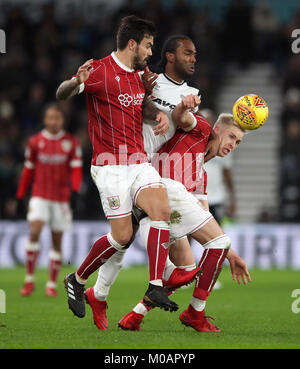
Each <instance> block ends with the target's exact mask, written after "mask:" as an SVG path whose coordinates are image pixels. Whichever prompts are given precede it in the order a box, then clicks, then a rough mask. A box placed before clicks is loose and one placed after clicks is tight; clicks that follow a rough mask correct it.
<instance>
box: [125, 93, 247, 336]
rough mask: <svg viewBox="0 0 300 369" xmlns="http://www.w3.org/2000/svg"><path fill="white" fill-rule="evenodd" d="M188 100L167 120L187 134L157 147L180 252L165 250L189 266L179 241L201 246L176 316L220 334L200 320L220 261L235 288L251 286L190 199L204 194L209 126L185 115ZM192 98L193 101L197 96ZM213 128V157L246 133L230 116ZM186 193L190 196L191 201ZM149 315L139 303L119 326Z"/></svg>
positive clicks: (143, 225)
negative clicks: (190, 289)
mask: <svg viewBox="0 0 300 369" xmlns="http://www.w3.org/2000/svg"><path fill="white" fill-rule="evenodd" d="M189 98H190V97H189V96H187V97H184V98H183V99H182V102H181V103H180V104H179V105H177V107H176V108H175V109H174V111H173V113H172V118H173V120H175V122H177V123H179V124H180V125H181V126H183V124H184V123H186V124H187V127H190V128H191V129H190V130H189V131H188V132H184V131H183V130H178V131H177V132H176V133H175V135H174V136H173V138H171V139H170V140H169V141H168V142H167V143H166V144H165V145H164V146H163V147H162V148H161V150H160V151H159V153H160V154H167V155H164V156H163V157H161V156H157V159H158V161H157V168H158V169H159V171H160V174H161V176H162V177H164V178H165V179H163V182H164V183H165V184H166V187H167V190H168V196H169V203H170V207H171V211H172V212H171V227H170V232H171V233H170V235H171V239H173V240H174V241H175V240H179V241H180V244H179V246H180V247H178V246H177V245H176V244H175V247H176V249H175V252H173V250H172V248H173V245H172V246H170V253H171V252H172V253H173V255H172V256H173V257H172V260H174V263H175V265H188V264H189V263H191V262H193V260H194V258H193V255H192V253H191V250H190V247H189V243H188V240H187V238H186V237H184V236H185V235H187V234H189V235H191V237H193V238H194V239H196V240H197V241H198V242H199V243H200V244H202V245H203V247H204V253H203V256H202V258H201V260H200V262H199V265H198V266H199V267H200V268H201V270H202V274H201V275H200V276H199V277H197V283H196V286H195V289H194V293H193V297H192V299H191V302H190V304H189V306H188V309H186V310H185V311H184V312H182V313H181V314H180V321H181V322H182V323H183V324H185V325H187V326H191V327H193V328H194V329H195V330H197V331H201V332H203V331H205V332H219V331H220V330H219V329H218V328H217V327H216V326H215V325H214V324H212V323H211V322H210V321H209V320H208V319H207V318H206V317H205V306H206V300H207V298H208V296H209V295H210V293H211V291H212V288H213V287H214V284H215V282H216V280H217V278H218V276H219V273H220V271H221V268H222V264H223V262H224V260H225V258H226V257H227V258H228V260H229V262H230V266H231V270H232V277H233V279H236V280H237V282H238V283H240V279H239V278H240V277H241V278H242V280H243V282H244V283H247V281H249V282H250V281H251V277H250V274H249V273H248V270H247V266H246V264H245V263H244V261H243V260H242V259H241V258H240V257H239V256H238V255H237V254H236V253H235V252H234V251H233V250H232V249H230V244H231V242H230V239H229V237H228V236H227V235H226V234H225V233H224V232H223V230H222V229H221V228H220V226H219V225H218V223H217V222H216V221H215V219H214V218H213V217H212V215H211V214H210V213H209V211H208V204H207V201H206V200H203V199H201V198H200V197H197V198H196V197H195V194H197V195H205V188H206V174H205V171H204V169H203V167H202V165H203V159H204V153H205V149H206V145H207V140H208V137H209V132H210V130H211V127H210V125H209V123H208V122H207V121H206V120H205V119H204V118H201V117H200V116H196V115H193V114H191V113H190V112H189V109H190V108H192V107H194V104H192V105H189V103H188V104H187V100H188V99H189ZM194 99H195V101H197V96H195V97H194ZM214 129H215V131H216V132H217V134H218V135H219V138H220V146H219V150H218V156H221V157H224V156H226V155H228V154H229V153H230V152H231V151H233V150H234V149H235V148H236V147H237V145H238V144H239V143H240V142H241V140H242V139H243V136H244V133H245V131H244V130H243V129H241V128H240V127H239V126H238V125H237V123H235V122H234V120H233V117H232V115H231V114H221V115H220V116H219V118H218V120H217V122H216V124H215V126H214ZM159 161H162V166H159ZM169 178H170V179H169ZM182 185H184V186H182ZM186 190H187V191H188V192H189V193H187V192H186ZM191 194H194V196H190V195H191ZM198 200H200V201H201V204H202V205H203V206H204V208H202V207H201V206H200V204H199V203H197V201H198ZM172 214H173V218H174V216H175V214H176V216H177V220H176V219H174V220H173V221H172ZM148 222H149V221H148V219H147V218H144V219H142V220H141V222H140V229H141V235H142V238H143V241H144V243H145V242H146V240H147V235H148V228H149V227H148V224H147V223H148ZM171 264H172V263H170V262H169V265H168V264H167V270H166V273H168V274H169V275H170V274H171V273H172V271H173V270H174V268H175V266H174V265H171ZM168 269H169V270H168ZM169 283H170V280H168V281H167V283H165V285H166V286H168V285H169ZM172 287H174V286H172ZM170 294H171V291H170ZM149 310H150V309H149V307H147V306H146V305H145V304H144V303H143V301H141V302H140V303H139V304H138V305H137V306H136V307H135V308H134V309H133V310H132V311H131V312H129V313H128V314H126V315H125V316H124V317H123V318H122V319H121V321H120V322H119V326H120V327H121V328H123V329H129V330H140V324H141V322H142V320H143V318H144V316H145V315H146V314H147V312H148V311H149Z"/></svg>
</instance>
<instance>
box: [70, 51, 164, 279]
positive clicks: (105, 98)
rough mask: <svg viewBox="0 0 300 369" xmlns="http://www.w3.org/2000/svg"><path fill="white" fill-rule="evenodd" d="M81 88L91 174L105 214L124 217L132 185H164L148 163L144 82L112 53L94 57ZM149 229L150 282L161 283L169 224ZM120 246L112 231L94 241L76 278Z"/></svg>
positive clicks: (129, 209) (130, 201)
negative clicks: (101, 57)
mask: <svg viewBox="0 0 300 369" xmlns="http://www.w3.org/2000/svg"><path fill="white" fill-rule="evenodd" d="M83 91H84V92H85V93H86V100H87V106H88V113H89V136H90V140H91V143H92V146H93V156H92V163H91V164H92V166H91V176H92V178H93V181H94V183H95V184H96V186H97V188H98V191H99V194H100V198H101V202H102V207H103V210H104V213H105V215H106V217H107V218H108V219H116V218H122V217H127V216H129V215H130V214H131V212H132V208H133V197H132V188H133V187H134V188H138V189H139V190H142V189H144V188H147V187H151V186H158V185H162V181H161V177H160V175H159V173H158V172H157V171H156V170H155V168H154V167H153V166H152V165H151V164H150V163H149V162H148V159H147V154H146V152H145V150H144V143H143V132H142V131H143V117H142V105H143V101H144V97H145V88H144V85H143V83H142V81H141V78H140V75H139V71H136V70H133V69H130V68H128V67H127V66H126V65H124V64H123V63H122V62H121V61H120V60H119V59H118V58H117V57H116V55H115V53H114V52H113V53H112V54H111V55H109V56H107V57H105V58H103V59H100V60H95V61H94V62H93V64H92V70H91V73H90V75H89V78H88V79H87V80H86V81H85V82H84V83H83V84H81V85H80V90H79V93H81V92H83ZM152 228H153V229H152ZM151 229H152V233H151V234H153V235H152V236H151V237H149V239H150V241H149V242H148V243H149V246H148V254H149V270H150V281H152V282H153V281H155V282H154V283H158V284H161V280H162V273H163V268H164V265H165V260H166V258H167V253H168V250H166V249H165V248H163V246H162V245H163V244H164V243H165V242H168V241H169V228H168V225H167V223H166V222H151ZM123 246H124V245H119V244H118V243H117V242H116V241H115V240H114V239H113V237H112V235H111V233H108V234H107V235H104V236H103V237H101V238H100V239H99V240H97V241H96V242H95V243H94V245H93V247H92V249H91V250H90V253H89V255H88V256H87V258H86V259H85V260H84V262H83V263H82V265H81V266H80V267H79V269H78V271H77V279H78V281H79V282H81V283H84V282H85V281H86V280H87V278H88V277H89V275H90V274H91V273H93V272H94V271H95V270H97V269H98V268H99V267H100V266H101V265H102V264H103V262H102V260H105V261H106V260H107V259H108V258H110V257H111V256H112V255H113V254H114V253H115V252H116V251H117V250H122V249H123ZM78 277H79V278H80V279H81V280H79V278H78ZM157 281H158V282H157Z"/></svg>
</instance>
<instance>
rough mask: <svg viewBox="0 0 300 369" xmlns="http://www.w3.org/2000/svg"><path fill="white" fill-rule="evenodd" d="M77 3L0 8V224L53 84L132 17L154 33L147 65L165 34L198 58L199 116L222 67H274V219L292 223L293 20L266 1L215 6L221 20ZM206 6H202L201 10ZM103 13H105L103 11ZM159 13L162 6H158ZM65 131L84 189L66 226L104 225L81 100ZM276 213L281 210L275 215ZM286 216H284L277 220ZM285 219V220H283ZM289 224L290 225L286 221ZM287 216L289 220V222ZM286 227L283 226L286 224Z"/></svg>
mask: <svg viewBox="0 0 300 369" xmlns="http://www.w3.org/2000/svg"><path fill="white" fill-rule="evenodd" d="M106 3H108V2H103V1H98V2H97V1H92V0H86V1H84V2H79V1H75V0H74V1H70V0H69V1H63V0H61V1H58V0H57V1H46V0H44V1H40V2H32V3H31V2H30V1H26V2H23V1H18V2H17V4H18V5H14V1H0V7H1V12H0V13H1V15H0V28H1V29H3V30H5V32H6V45H7V46H6V49H7V53H6V54H1V55H0V76H1V84H0V219H17V218H18V217H20V214H17V212H16V201H15V193H16V189H17V185H18V179H19V176H20V173H21V170H22V168H23V161H24V149H25V146H26V143H27V141H28V138H29V136H30V135H32V134H34V133H36V132H37V131H39V130H40V129H42V121H41V112H42V109H43V107H44V106H45V104H47V103H49V102H50V101H53V100H54V99H55V91H56V88H57V86H58V85H59V83H60V82H61V81H63V80H65V79H69V78H70V77H72V76H73V74H74V73H76V70H77V68H78V66H79V65H81V64H82V63H83V62H84V61H85V60H87V59H90V58H95V59H99V58H101V57H104V56H106V55H107V54H109V53H110V52H111V51H113V50H114V48H115V37H114V34H115V30H116V27H117V25H118V23H119V20H120V18H121V17H123V16H125V15H129V14H136V15H139V16H142V17H147V18H148V19H151V20H153V21H154V22H155V24H156V26H157V37H156V40H155V47H154V50H153V57H152V59H151V63H150V64H153V65H154V64H155V63H156V62H158V61H159V59H160V49H161V46H162V43H163V41H164V40H165V39H166V38H167V37H168V36H169V35H171V34H186V35H188V36H190V37H191V38H192V39H193V41H194V43H195V45H196V47H197V51H198V56H197V59H198V60H197V67H196V70H197V71H196V73H195V76H194V81H193V83H195V84H196V85H197V86H198V88H199V89H200V91H201V94H202V107H203V108H210V109H212V110H214V108H215V106H214V96H215V95H216V92H217V90H218V86H220V84H221V83H222V75H223V73H222V72H223V70H224V65H225V63H228V62H231V63H232V62H233V63H236V65H237V67H238V68H245V69H246V68H247V66H248V64H249V63H251V62H253V61H259V62H271V63H273V65H274V67H275V69H276V71H277V73H278V77H279V78H280V80H281V83H282V91H283V95H284V99H285V100H286V104H285V110H284V112H283V113H282V164H281V176H280V178H281V193H282V202H283V205H282V206H283V214H282V220H287V221H290V220H291V221H293V220H295V219H297V220H299V219H300V186H299V184H300V157H299V143H300V54H299V55H294V54H293V53H292V52H291V48H290V44H291V36H290V35H291V30H292V29H294V28H297V27H298V28H300V13H297V14H296V12H295V16H294V18H293V19H291V20H290V22H288V23H286V22H283V21H282V20H281V19H280V17H278V16H276V15H275V12H273V10H272V8H270V7H269V6H267V5H266V3H265V2H261V1H257V2H256V3H255V4H254V3H253V2H247V1H246V0H244V1H243V0H234V1H228V3H227V6H225V5H224V2H221V1H220V2H217V1H214V2H212V3H214V4H219V6H221V7H222V4H223V8H222V9H223V13H222V17H221V18H220V19H218V20H216V19H215V18H214V17H213V13H214V9H213V7H209V6H201V2H194V1H193V2H190V1H184V0H177V1H169V2H165V1H164V2H162V1H159V0H146V1H130V0H129V1H112V2H111V3H112V4H114V5H115V6H114V7H113V6H110V7H108V6H107V4H106ZM204 3H205V4H208V2H204ZM105 4H106V5H105ZM165 4H168V6H165ZM62 106H63V109H64V111H65V113H66V122H65V128H66V130H68V131H70V132H71V133H73V134H75V135H76V137H77V138H78V140H79V141H80V143H81V145H82V148H83V153H84V183H83V186H82V189H81V193H80V200H79V201H78V203H77V204H76V209H74V210H75V214H74V215H75V219H99V218H101V217H103V213H102V209H101V206H100V202H99V201H95V198H98V194H97V192H96V187H95V186H94V184H93V183H92V181H91V178H90V173H89V168H90V158H91V147H90V143H89V138H88V133H87V122H88V117H87V109H86V106H85V98H84V96H83V95H81V96H78V97H75V98H73V99H71V100H70V101H67V102H64V103H63V104H62ZM284 209H285V210H284ZM284 214H287V215H288V216H285V215H284ZM291 214H294V215H293V217H291ZM289 217H290V218H289ZM295 217H296V218H295ZM288 218H289V219H288Z"/></svg>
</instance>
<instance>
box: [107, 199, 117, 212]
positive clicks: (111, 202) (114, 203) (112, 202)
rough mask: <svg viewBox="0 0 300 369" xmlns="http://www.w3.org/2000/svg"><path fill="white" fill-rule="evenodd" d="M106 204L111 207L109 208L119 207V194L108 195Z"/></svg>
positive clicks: (115, 208)
mask: <svg viewBox="0 0 300 369" xmlns="http://www.w3.org/2000/svg"><path fill="white" fill-rule="evenodd" d="M107 200H108V205H109V207H110V208H111V210H117V209H119V207H120V198H119V196H110V197H108V198H107Z"/></svg>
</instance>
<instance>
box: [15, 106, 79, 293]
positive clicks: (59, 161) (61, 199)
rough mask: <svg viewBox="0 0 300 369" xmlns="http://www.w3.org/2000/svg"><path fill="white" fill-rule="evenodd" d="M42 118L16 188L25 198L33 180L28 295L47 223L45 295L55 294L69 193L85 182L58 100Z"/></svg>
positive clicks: (68, 214) (68, 223) (68, 215)
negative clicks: (48, 244) (49, 234)
mask: <svg viewBox="0 0 300 369" xmlns="http://www.w3.org/2000/svg"><path fill="white" fill-rule="evenodd" d="M43 119H44V125H45V128H44V129H43V130H42V131H41V132H39V133H37V134H35V135H34V136H32V137H31V138H30V139H29V142H28V145H27V147H26V151H25V163H24V169H23V171H22V174H21V178H20V182H19V187H18V191H17V199H19V201H22V199H23V198H24V196H25V194H26V192H27V190H28V188H29V186H30V185H31V182H33V185H32V193H31V198H30V201H29V205H28V213H27V220H28V222H29V228H30V231H29V240H28V243H27V245H26V277H25V284H24V286H23V288H22V289H21V291H20V293H21V295H22V296H29V295H31V294H32V292H33V290H34V288H35V283H34V271H35V266H36V261H37V258H38V255H39V250H40V243H39V239H40V234H41V231H42V228H43V226H44V224H45V223H48V224H49V226H50V228H51V232H52V249H51V251H50V254H49V280H48V282H47V285H46V295H47V296H53V297H55V296H57V291H56V281H57V277H58V274H59V270H60V265H61V243H62V236H63V232H64V231H65V230H67V229H69V228H70V226H71V221H72V212H71V208H70V195H71V192H72V191H74V192H76V193H77V192H78V191H79V189H80V186H81V182H82V158H81V157H82V154H81V147H80V146H79V144H78V142H77V140H76V139H75V137H73V136H72V135H71V134H70V133H67V132H65V131H64V130H63V123H64V114H63V112H62V110H61V109H60V108H59V106H58V105H57V104H56V103H52V104H49V105H48V106H47V107H46V108H45V110H44V118H43Z"/></svg>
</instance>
